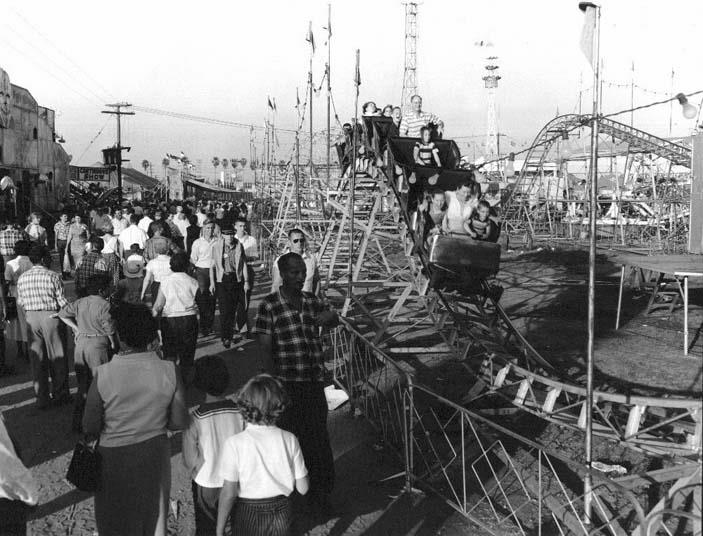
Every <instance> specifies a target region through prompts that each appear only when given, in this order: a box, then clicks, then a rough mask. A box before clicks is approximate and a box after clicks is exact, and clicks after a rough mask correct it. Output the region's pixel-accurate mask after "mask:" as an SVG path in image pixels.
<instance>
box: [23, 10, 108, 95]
mask: <svg viewBox="0 0 703 536" xmlns="http://www.w3.org/2000/svg"><path fill="white" fill-rule="evenodd" d="M10 9H11V10H12V11H13V13H14V14H15V15H16V16H17V17H18V18H19V19H20V20H22V22H24V24H25V25H27V26H29V27H30V28H31V29H32V30H34V32H35V33H36V34H37V35H38V36H40V37H41V38H42V39H44V41H46V42H47V43H49V44H50V45H51V46H52V47H53V49H54V50H55V51H57V52H58V53H59V54H61V55H62V56H63V57H64V58H66V59H67V60H68V61H69V63H71V64H72V65H73V66H74V67H75V68H76V69H78V70H79V71H81V72H82V73H83V75H84V76H85V77H86V78H88V79H90V80H91V81H92V82H93V83H94V84H95V85H96V87H97V88H99V89H100V91H102V92H103V93H105V94H106V95H107V96H108V97H110V98H111V99H113V100H114V98H113V97H112V95H111V93H110V91H109V90H107V89H106V88H105V86H103V85H102V84H101V83H100V82H98V81H97V80H96V79H95V78H93V77H92V76H91V75H90V74H89V73H88V72H87V71H85V70H83V68H82V67H81V66H80V65H79V64H78V63H76V62H75V61H73V59H71V57H70V56H69V55H68V54H66V53H65V52H63V51H62V50H61V49H60V48H59V47H58V46H57V45H56V44H55V43H54V42H53V41H52V40H51V39H49V38H48V37H47V36H46V35H45V34H44V33H42V32H41V31H40V30H39V29H37V28H36V27H35V26H34V25H33V24H32V23H31V22H29V21H28V20H27V19H26V18H25V17H24V15H22V13H20V12H19V11H17V9H16V8H14V7H12V6H11V7H10ZM102 100H104V99H102Z"/></svg>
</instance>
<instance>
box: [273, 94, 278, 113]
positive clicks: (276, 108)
mask: <svg viewBox="0 0 703 536" xmlns="http://www.w3.org/2000/svg"><path fill="white" fill-rule="evenodd" d="M273 111H274V112H275V111H278V107H277V106H276V97H274V98H273Z"/></svg>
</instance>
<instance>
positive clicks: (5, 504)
mask: <svg viewBox="0 0 703 536" xmlns="http://www.w3.org/2000/svg"><path fill="white" fill-rule="evenodd" d="M28 511H29V506H27V505H26V504H25V503H23V502H22V501H19V500H14V501H13V500H10V499H0V534H2V535H3V536H26V534H27V512H28Z"/></svg>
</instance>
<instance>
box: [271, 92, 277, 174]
mask: <svg viewBox="0 0 703 536" xmlns="http://www.w3.org/2000/svg"><path fill="white" fill-rule="evenodd" d="M271 160H272V161H273V182H274V184H275V183H276V178H277V177H276V175H277V173H278V166H277V165H276V99H275V98H274V99H273V108H272V110H271Z"/></svg>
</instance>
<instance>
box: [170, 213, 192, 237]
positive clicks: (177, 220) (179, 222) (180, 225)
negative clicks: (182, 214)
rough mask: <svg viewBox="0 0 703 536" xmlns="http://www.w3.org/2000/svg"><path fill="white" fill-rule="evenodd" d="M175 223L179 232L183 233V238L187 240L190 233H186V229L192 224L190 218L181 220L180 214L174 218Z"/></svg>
mask: <svg viewBox="0 0 703 536" xmlns="http://www.w3.org/2000/svg"><path fill="white" fill-rule="evenodd" d="M173 223H175V224H176V227H178V230H179V231H180V232H181V236H183V237H184V238H185V237H186V236H187V234H188V231H186V229H188V227H190V222H189V221H188V218H183V219H180V218H179V217H178V214H176V215H175V216H174V217H173Z"/></svg>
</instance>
